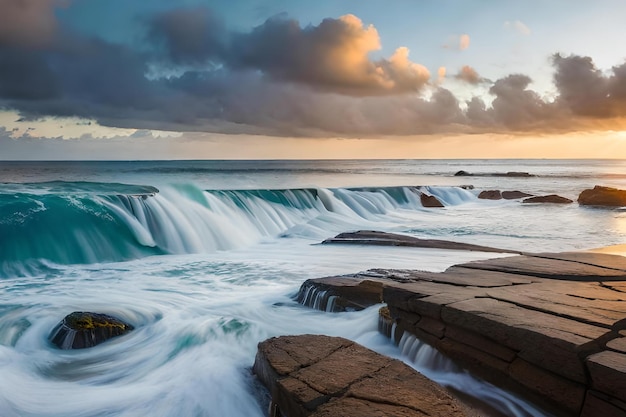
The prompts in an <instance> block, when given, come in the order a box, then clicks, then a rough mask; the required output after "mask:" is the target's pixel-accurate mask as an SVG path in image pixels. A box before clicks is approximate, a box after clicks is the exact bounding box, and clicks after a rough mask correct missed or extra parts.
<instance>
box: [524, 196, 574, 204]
mask: <svg viewBox="0 0 626 417" xmlns="http://www.w3.org/2000/svg"><path fill="white" fill-rule="evenodd" d="M522 203H550V204H571V203H573V201H572V200H570V199H569V198H565V197H561V196H560V195H556V194H550V195H540V196H536V197H530V198H526V199H524V200H523V201H522Z"/></svg>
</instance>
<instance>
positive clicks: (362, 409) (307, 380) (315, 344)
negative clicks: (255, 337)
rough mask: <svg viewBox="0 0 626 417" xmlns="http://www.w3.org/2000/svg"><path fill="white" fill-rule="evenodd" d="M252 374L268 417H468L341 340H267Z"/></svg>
mask: <svg viewBox="0 0 626 417" xmlns="http://www.w3.org/2000/svg"><path fill="white" fill-rule="evenodd" d="M253 371H254V373H255V374H256V375H257V377H258V378H259V380H260V381H261V382H262V383H263V384H264V385H265V386H266V387H267V388H268V390H269V391H270V393H271V396H272V404H271V406H270V408H271V411H270V415H272V416H289V417H305V416H310V417H337V416H341V417H363V416H389V417H412V416H415V417H418V416H419V417H423V416H425V415H426V416H431V417H463V416H469V415H471V414H470V412H469V411H468V410H466V409H465V407H464V406H463V405H461V404H460V403H459V402H458V401H456V400H455V399H454V398H453V397H452V396H451V395H450V394H448V393H447V392H446V391H444V390H443V389H442V388H441V387H440V386H439V385H437V384H435V383H434V382H432V381H430V380H429V379H427V378H426V377H424V376H423V375H421V374H420V373H418V372H417V371H415V370H413V369H412V368H410V367H408V366H407V365H405V364H404V363H402V362H400V361H398V360H395V359H391V358H388V357H386V356H383V355H380V354H378V353H376V352H373V351H371V350H369V349H366V348H365V347H363V346H361V345H359V344H356V343H354V342H351V341H349V340H346V339H343V338H340V337H329V336H316V335H301V336H282V337H278V338H272V339H268V340H266V341H264V342H262V343H260V344H259V347H258V353H257V355H256V360H255V362H254V367H253Z"/></svg>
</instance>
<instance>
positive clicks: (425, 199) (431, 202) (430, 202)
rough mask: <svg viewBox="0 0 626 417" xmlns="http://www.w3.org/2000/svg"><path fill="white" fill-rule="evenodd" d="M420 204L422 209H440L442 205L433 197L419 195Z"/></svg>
mask: <svg viewBox="0 0 626 417" xmlns="http://www.w3.org/2000/svg"><path fill="white" fill-rule="evenodd" d="M420 202H421V203H422V206H423V207H432V208H441V207H443V204H442V203H441V201H439V200H438V199H437V197H435V196H434V195H427V194H424V193H421V194H420Z"/></svg>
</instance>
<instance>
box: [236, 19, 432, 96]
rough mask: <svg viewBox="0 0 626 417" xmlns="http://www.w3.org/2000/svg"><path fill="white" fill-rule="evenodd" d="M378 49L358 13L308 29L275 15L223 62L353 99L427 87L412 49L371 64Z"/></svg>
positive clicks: (374, 34)
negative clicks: (351, 95)
mask: <svg viewBox="0 0 626 417" xmlns="http://www.w3.org/2000/svg"><path fill="white" fill-rule="evenodd" d="M277 45H280V47H277ZM380 48H381V43H380V36H379V34H378V31H377V30H376V28H375V27H374V26H373V25H367V26H365V25H364V24H363V22H362V21H361V20H360V19H359V18H358V17H356V16H354V15H345V16H342V17H340V18H338V19H331V18H328V19H324V20H323V21H322V22H321V23H320V24H319V25H318V26H308V27H306V28H302V27H300V24H299V23H298V22H297V21H295V20H291V19H285V18H283V17H276V18H272V19H269V20H267V21H266V22H265V23H264V24H262V25H261V26H258V27H256V28H254V29H253V30H252V32H250V33H246V34H239V35H237V36H236V37H235V38H234V41H233V43H232V44H231V45H230V49H229V51H228V53H227V54H226V56H225V57H224V61H225V62H226V63H227V64H228V65H230V66H231V67H233V68H236V69H254V70H260V71H262V72H263V73H264V74H265V75H266V76H269V77H270V78H272V79H275V80H282V81H292V82H297V83H302V84H306V85H309V86H311V87H315V88H319V89H324V90H329V91H337V92H341V93H344V94H353V95H379V94H391V93H402V92H408V91H417V90H419V89H421V88H422V87H423V86H424V85H425V84H426V83H427V81H428V79H429V78H430V73H429V72H428V70H427V69H426V68H425V67H423V66H422V65H419V64H416V63H414V62H412V61H411V60H410V59H409V50H408V48H405V47H401V48H398V49H397V50H396V51H395V52H394V54H393V55H392V56H391V57H390V58H388V59H380V60H377V61H372V60H371V59H370V57H369V54H370V53H371V52H373V51H377V50H379V49H380Z"/></svg>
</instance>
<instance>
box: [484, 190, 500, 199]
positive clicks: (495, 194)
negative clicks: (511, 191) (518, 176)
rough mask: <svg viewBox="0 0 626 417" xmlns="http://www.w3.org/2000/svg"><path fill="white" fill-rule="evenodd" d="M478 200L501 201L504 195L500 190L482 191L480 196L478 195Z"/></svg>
mask: <svg viewBox="0 0 626 417" xmlns="http://www.w3.org/2000/svg"><path fill="white" fill-rule="evenodd" d="M478 198H480V199H483V200H501V199H502V193H501V192H500V190H485V191H481V192H480V194H478Z"/></svg>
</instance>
